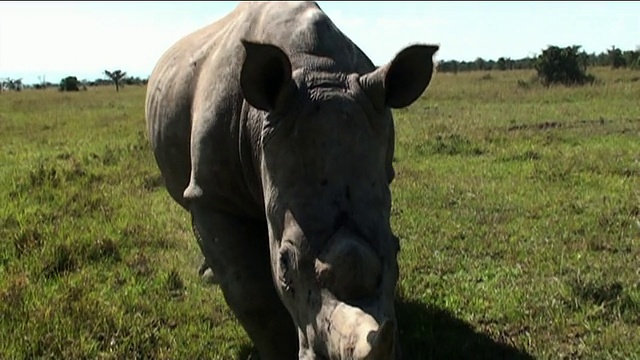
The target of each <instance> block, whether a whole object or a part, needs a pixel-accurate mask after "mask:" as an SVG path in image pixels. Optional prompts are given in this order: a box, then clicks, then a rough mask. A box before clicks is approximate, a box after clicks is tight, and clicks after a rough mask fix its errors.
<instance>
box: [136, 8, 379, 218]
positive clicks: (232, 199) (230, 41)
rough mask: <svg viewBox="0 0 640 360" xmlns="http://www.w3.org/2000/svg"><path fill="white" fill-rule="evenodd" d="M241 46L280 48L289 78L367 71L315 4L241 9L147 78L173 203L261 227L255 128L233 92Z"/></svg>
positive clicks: (152, 130)
mask: <svg viewBox="0 0 640 360" xmlns="http://www.w3.org/2000/svg"><path fill="white" fill-rule="evenodd" d="M240 39H247V40H251V41H256V42H264V43H270V44H274V45H277V46H279V47H280V48H282V49H283V50H284V51H285V52H286V53H287V54H288V55H289V56H290V57H291V60H292V65H293V68H294V70H295V69H297V68H301V67H305V68H310V69H317V70H322V71H335V72H343V73H354V72H355V73H360V74H363V73H366V72H369V71H371V70H373V69H374V65H373V63H372V62H371V61H370V60H369V58H367V56H366V55H365V54H364V53H363V52H362V51H361V50H360V49H359V48H358V47H357V46H356V45H355V44H353V42H351V40H350V39H349V38H347V37H346V36H345V35H344V34H343V33H342V32H341V31H340V30H338V29H337V28H336V27H335V25H334V24H333V22H332V21H331V20H330V19H329V18H328V17H327V16H326V15H325V14H324V13H323V12H322V11H321V10H320V8H319V7H318V5H316V4H315V3H314V2H277V3H257V2H256V3H244V2H243V3H240V4H239V5H238V6H237V7H236V8H235V9H234V10H233V11H232V12H231V13H229V14H228V15H227V16H225V17H224V18H221V19H220V20H218V21H216V22H214V23H213V24H211V25H209V26H207V27H204V28H202V29H200V30H197V31H195V32H194V33H191V34H189V35H187V36H185V37H184V38H182V39H181V40H180V41H178V42H177V43H176V44H175V45H173V46H172V47H171V48H170V49H169V50H167V52H166V53H165V54H164V55H163V56H162V57H161V59H160V61H159V62H158V64H157V65H156V67H155V69H154V70H153V72H152V74H151V76H150V78H149V83H148V92H147V99H146V117H147V127H148V131H149V136H150V140H151V145H152V148H153V151H154V155H155V157H156V161H157V163H158V166H159V168H160V171H161V173H162V175H163V178H164V180H165V184H166V187H167V189H168V191H169V193H170V194H171V196H172V198H173V199H174V200H175V201H177V202H178V203H179V204H180V205H182V206H183V207H185V208H186V207H187V199H195V198H201V199H205V200H207V201H209V202H210V203H212V204H216V206H217V207H219V208H222V209H224V210H227V211H231V212H236V213H241V214H243V215H249V216H255V217H260V216H263V213H264V210H263V199H262V189H261V184H260V176H259V172H258V171H259V167H258V166H259V163H260V160H259V156H260V151H259V139H260V131H261V121H262V120H261V119H262V118H261V117H260V114H259V112H258V111H256V110H255V109H250V107H249V105H248V104H247V103H246V102H245V101H244V99H243V96H242V91H241V89H240V71H241V68H242V59H243V54H244V53H243V51H244V50H243V48H242V44H241V42H240ZM185 197H186V198H185Z"/></svg>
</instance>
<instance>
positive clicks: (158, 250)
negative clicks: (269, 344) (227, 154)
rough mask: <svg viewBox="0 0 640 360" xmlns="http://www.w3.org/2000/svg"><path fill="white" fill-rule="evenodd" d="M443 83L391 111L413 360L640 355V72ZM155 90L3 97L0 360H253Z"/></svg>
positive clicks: (403, 293)
mask: <svg viewBox="0 0 640 360" xmlns="http://www.w3.org/2000/svg"><path fill="white" fill-rule="evenodd" d="M594 74H595V75H596V77H597V78H598V79H599V82H598V83H597V84H596V85H593V86H586V87H581V88H564V87H555V88H550V89H544V88H542V87H540V86H539V85H536V84H534V83H532V82H531V81H530V79H531V76H532V75H533V73H532V72H531V71H511V72H492V73H485V72H473V73H464V74H458V75H453V74H436V76H435V78H434V80H433V82H432V84H431V87H430V88H429V90H428V91H427V92H426V94H425V96H424V97H423V98H422V99H421V100H419V101H418V102H417V103H415V104H414V105H412V106H411V107H410V108H408V109H406V110H400V111H396V112H395V115H396V123H397V142H396V143H397V156H396V160H395V166H396V171H397V177H396V180H395V182H394V183H393V194H394V211H393V218H392V222H393V228H394V229H395V232H396V233H397V234H398V236H399V237H400V238H401V245H402V251H401V255H400V269H401V278H400V281H399V285H398V313H399V324H400V327H401V331H402V339H403V346H404V352H405V355H406V358H407V359H456V358H469V359H479V358H486V359H497V358H508V359H511V358H540V359H563V358H566V359H578V358H588V359H633V358H636V359H637V358H640V355H638V354H640V81H638V80H639V78H640V72H632V71H622V70H620V71H617V70H616V71H613V70H610V69H595V70H594ZM144 94H145V89H144V88H143V87H127V88H124V89H123V91H121V92H119V93H116V92H115V90H114V88H112V87H104V88H91V89H90V90H89V91H87V92H79V93H59V92H57V91H53V90H51V91H49V90H47V91H36V90H30V91H24V92H22V93H3V94H0V163H1V164H2V166H0V181H1V183H0V198H2V199H4V200H3V202H2V206H1V207H0V225H1V226H0V239H1V241H0V358H1V359H23V358H25V359H26V358H28V359H32V358H60V359H84V358H92V359H93V358H99V359H125V358H126V359H133V358H153V359H243V360H244V359H246V358H247V356H248V355H249V353H250V352H251V346H250V343H249V341H248V338H247V336H246V335H245V333H244V332H243V330H242V329H241V328H240V326H239V325H238V323H237V321H236V320H235V319H234V318H233V316H232V314H231V312H230V310H229V309H228V308H227V307H226V305H225V303H224V301H223V299H222V294H221V292H220V290H219V289H218V288H217V287H216V286H212V285H207V284H204V283H203V282H202V280H201V279H200V278H199V277H198V275H197V271H196V270H197V266H198V265H199V263H200V255H199V252H198V249H197V245H196V243H195V240H194V239H193V237H192V235H191V231H190V227H189V219H188V216H187V214H186V213H185V212H184V211H182V209H180V208H179V207H178V206H177V205H176V204H174V203H173V202H172V200H171V199H170V198H169V196H168V194H167V193H166V191H165V190H164V188H163V185H162V180H161V178H160V177H159V171H158V170H157V167H156V165H155V162H154V160H153V157H152V154H151V151H150V149H149V146H148V143H147V140H146V134H145V124H144V109H143V104H144Z"/></svg>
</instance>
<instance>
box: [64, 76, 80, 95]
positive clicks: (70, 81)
mask: <svg viewBox="0 0 640 360" xmlns="http://www.w3.org/2000/svg"><path fill="white" fill-rule="evenodd" d="M60 91H80V82H79V81H78V78H76V77H75V76H67V77H66V78H64V79H62V80H61V81H60Z"/></svg>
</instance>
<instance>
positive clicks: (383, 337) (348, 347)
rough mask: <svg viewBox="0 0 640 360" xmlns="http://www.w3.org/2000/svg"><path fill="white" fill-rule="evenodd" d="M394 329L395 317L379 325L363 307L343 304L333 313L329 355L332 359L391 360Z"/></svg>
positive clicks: (329, 335) (329, 336)
mask: <svg viewBox="0 0 640 360" xmlns="http://www.w3.org/2000/svg"><path fill="white" fill-rule="evenodd" d="M394 330H395V325H394V322H393V321H392V320H385V321H383V322H382V325H379V324H378V322H377V321H376V320H375V319H374V318H373V317H372V316H371V315H369V314H367V313H365V312H364V311H362V310H361V309H359V308H357V307H352V306H349V305H346V304H344V303H340V304H339V305H338V306H336V308H335V310H334V311H333V314H332V316H331V324H330V331H329V334H328V340H329V341H328V345H329V354H330V356H331V358H334V357H335V358H340V359H358V360H390V359H391V358H392V354H393V348H394V339H395V334H394Z"/></svg>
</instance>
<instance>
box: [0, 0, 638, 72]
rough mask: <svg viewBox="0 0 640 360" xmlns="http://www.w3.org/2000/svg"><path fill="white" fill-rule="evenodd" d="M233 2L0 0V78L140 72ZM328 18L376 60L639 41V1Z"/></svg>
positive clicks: (410, 9) (366, 11) (417, 6)
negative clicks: (425, 50)
mask: <svg viewBox="0 0 640 360" xmlns="http://www.w3.org/2000/svg"><path fill="white" fill-rule="evenodd" d="M236 4H237V2H188V1H179V2H24V1H21V2H5V1H3V2H0V78H4V77H12V78H20V77H21V78H23V80H24V81H25V82H26V83H34V82H37V81H38V75H46V79H47V80H48V81H51V82H54V83H57V82H58V81H59V80H60V78H62V77H63V76H66V75H75V76H77V77H78V78H81V79H83V78H85V79H89V80H93V79H96V78H101V77H103V75H102V73H103V70H105V69H109V70H114V69H122V70H124V71H127V73H128V74H130V75H133V76H140V77H147V76H148V75H149V74H150V72H151V70H152V69H153V66H154V65H155V63H156V61H157V60H158V58H159V57H160V56H161V55H162V53H163V52H164V51H165V50H166V49H167V48H168V47H169V46H171V45H172V44H173V43H174V42H175V41H176V40H178V39H179V38H180V37H182V36H184V35H186V34H187V33H189V32H191V31H193V30H196V29H198V28H200V27H202V26H204V25H206V24H208V23H210V22H212V21H214V20H216V19H217V18H219V17H221V16H222V15H224V14H226V13H227V12H229V11H230V10H231V9H233V8H234V7H235V6H236ZM319 4H320V6H321V7H322V8H323V10H324V11H325V12H326V13H327V14H328V15H329V16H330V17H331V18H332V19H333V21H334V23H336V25H337V26H338V27H339V28H340V29H341V30H342V31H343V32H344V33H346V34H347V36H349V37H350V38H351V39H352V40H354V41H355V42H356V43H357V44H358V45H359V46H360V47H361V48H362V49H363V50H364V51H365V53H367V54H368V55H369V56H370V57H371V59H372V60H373V61H374V62H375V63H377V64H382V63H385V62H387V61H389V60H390V59H391V58H392V57H393V55H394V54H395V53H396V52H397V51H398V50H400V49H401V48H402V47H404V46H406V45H408V44H410V43H415V42H426V43H437V44H440V46H441V50H440V52H439V53H438V55H437V59H438V60H449V59H456V60H473V59H475V58H477V57H482V58H484V59H494V60H495V59H497V58H499V57H500V56H505V57H511V58H522V57H526V56H533V55H536V54H539V53H540V52H541V50H542V49H543V48H546V47H547V45H558V46H569V45H582V46H583V48H584V49H585V50H586V51H587V52H598V53H599V52H601V51H603V50H605V49H607V48H610V47H611V46H612V45H615V46H616V47H619V48H622V49H624V50H632V49H635V48H636V47H638V46H640V2H637V1H636V2H613V1H600V2H596V1H589V2H586V1H585V2H558V1H554V2H520V1H518V2H400V1H394V2H381V1H375V2H374V1H372V2H364V1H360V2H346V1H339V2H338V1H335V2H331V1H319Z"/></svg>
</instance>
